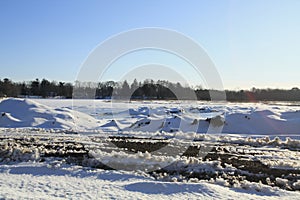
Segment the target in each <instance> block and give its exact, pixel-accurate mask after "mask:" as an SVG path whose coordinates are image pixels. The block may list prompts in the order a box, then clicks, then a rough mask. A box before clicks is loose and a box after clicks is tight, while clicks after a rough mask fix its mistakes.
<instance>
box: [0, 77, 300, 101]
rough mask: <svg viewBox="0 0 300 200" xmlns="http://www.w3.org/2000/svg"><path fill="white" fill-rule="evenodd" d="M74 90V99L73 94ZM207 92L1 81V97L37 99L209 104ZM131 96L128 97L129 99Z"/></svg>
mask: <svg viewBox="0 0 300 200" xmlns="http://www.w3.org/2000/svg"><path fill="white" fill-rule="evenodd" d="M74 88H75V89H76V93H75V94H76V96H74V95H73V90H74V91H75V89H74ZM210 92H214V93H215V94H216V93H218V92H220V91H217V90H208V89H203V88H199V87H198V88H191V87H187V86H182V85H181V84H180V83H172V82H169V81H162V80H159V81H156V82H155V81H153V80H145V81H143V82H140V81H139V82H138V81H137V80H134V81H133V82H132V83H130V84H129V83H128V82H127V81H124V82H115V81H107V82H100V83H91V82H79V81H76V82H75V84H72V83H65V82H56V81H51V82H50V81H48V80H46V79H42V80H39V79H35V80H33V81H28V82H13V81H12V80H10V79H8V78H4V79H3V80H2V79H0V97H23V98H24V97H40V98H55V97H59V98H96V99H110V98H120V99H125V98H126V99H127V98H130V99H136V100H139V99H140V100H143V99H151V100H154V99H156V100H172V99H177V97H178V94H180V97H178V99H187V100H188V99H191V97H196V98H197V99H198V100H207V101H210V100H211V99H210V95H209V94H210ZM225 92H226V98H227V101H242V102H255V101H300V89H299V88H297V87H294V88H292V89H290V90H285V89H258V88H252V89H251V90H239V91H234V90H226V91H225ZM128 95H130V97H128Z"/></svg>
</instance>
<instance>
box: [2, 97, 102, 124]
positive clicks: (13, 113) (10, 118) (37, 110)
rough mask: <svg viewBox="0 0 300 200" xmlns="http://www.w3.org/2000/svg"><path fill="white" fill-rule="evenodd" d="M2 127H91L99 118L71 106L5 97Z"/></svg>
mask: <svg viewBox="0 0 300 200" xmlns="http://www.w3.org/2000/svg"><path fill="white" fill-rule="evenodd" d="M0 111H1V116H0V127H5V128H10V127H13V128H20V127H23V128H24V127H30V128H32V127H36V128H59V129H71V128H74V127H77V128H80V129H91V128H95V127H96V126H97V120H96V119H95V118H93V117H91V116H89V115H87V114H84V113H79V112H76V111H74V110H71V109H69V108H52V107H49V106H46V105H43V104H40V103H37V102H36V101H33V100H29V99H13V98H9V99H5V100H2V101H1V103H0Z"/></svg>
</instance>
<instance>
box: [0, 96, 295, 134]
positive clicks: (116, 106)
mask: <svg viewBox="0 0 300 200" xmlns="http://www.w3.org/2000/svg"><path fill="white" fill-rule="evenodd" d="M0 112H1V113H0V114H1V116H0V127H6V128H8V127H10V128H16V127H31V128H33V127H34V128H47V129H50V128H60V129H72V130H75V129H76V130H99V131H104V132H114V131H132V132H136V131H142V132H177V131H181V132H197V133H206V132H208V128H210V131H209V132H210V133H213V132H214V131H215V132H217V133H219V132H222V133H230V134H251V135H256V134H257V135H281V134H283V135H285V134H286V135H299V133H300V132H299V131H300V106H299V105H295V106H290V105H289V104H287V105H273V104H264V103H236V104H233V103H210V102H189V101H183V102H175V101H173V102H172V101H170V102H168V101H146V102H122V101H104V100H61V99H60V100H58V99H35V100H29V99H13V98H10V99H4V100H2V101H1V103H0ZM214 117H218V118H219V120H218V121H219V122H218V121H212V122H210V121H209V120H210V119H211V118H214Z"/></svg>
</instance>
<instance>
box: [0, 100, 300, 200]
mask: <svg viewBox="0 0 300 200" xmlns="http://www.w3.org/2000/svg"><path fill="white" fill-rule="evenodd" d="M299 131H300V106H299V105H296V106H294V105H290V104H278V105H276V106H275V105H274V104H264V103H236V104H232V103H225V102H218V103H216V102H189V101H183V102H176V101H145V102H142V101H141V102H134V101H133V102H122V101H103V100H67V99H61V100H57V99H34V100H31V99H13V98H7V99H2V100H0V137H1V140H0V199H2V198H3V199H24V198H41V199H65V198H68V199H73V198H75V199H99V198H101V199H153V198H156V199H212V198H213V199H238V198H241V199H278V198H280V199H300V193H299V190H300V180H299V174H298V172H297V173H296V172H295V174H292V173H293V172H294V171H295V170H300V160H299V156H300V140H299V138H300V132H299ZM110 137H112V138H110ZM123 137H127V139H126V140H124V139H122V138H123ZM134 138H139V139H138V142H137V140H136V139H134ZM124 141H126V142H133V143H134V142H137V143H138V144H139V145H140V146H141V147H143V146H144V147H146V146H147V145H148V146H149V144H151V145H153V144H154V143H155V142H157V141H159V142H161V143H166V144H167V146H166V147H161V148H160V149H158V150H154V151H152V152H150V151H147V150H146V151H135V150H134V149H130V148H124V149H122V148H120V147H118V146H117V144H122V143H124ZM51 145H52V147H51ZM190 146H193V147H197V148H199V149H200V148H201V150H202V151H203V152H200V150H199V152H198V155H197V156H191V157H187V156H182V153H184V152H185V151H186V150H187V148H188V147H190ZM133 148H134V147H133ZM212 149H214V150H215V151H216V153H217V156H219V158H218V159H215V160H211V159H206V160H205V159H204V158H205V156H206V155H207V153H208V152H209V151H211V150H212ZM201 153H202V154H201ZM72 154H74V155H81V154H84V156H83V157H76V156H74V157H71V158H70V156H69V157H67V156H66V155H72ZM53 155H57V156H53ZM228 155H230V156H231V157H230V159H229V160H227V162H225V163H224V159H225V160H226V156H228ZM211 156H214V155H213V154H212V155H211ZM222 156H223V157H222ZM68 159H71V160H72V159H73V162H70V160H68ZM222 159H223V160H222ZM74 160H75V161H74ZM230 160H233V161H234V160H238V161H240V162H242V161H244V162H245V163H252V164H255V163H256V162H258V163H259V164H260V166H264V167H265V168H266V169H264V170H270V171H272V170H275V171H276V170H279V171H280V170H282V171H284V172H289V171H290V172H291V173H288V174H286V175H284V176H275V177H271V176H270V177H266V178H264V180H265V182H266V183H262V182H259V181H256V182H255V181H248V180H246V179H242V178H241V176H254V177H255V176H258V175H257V174H253V172H250V171H247V170H246V169H247V166H246V167H245V166H243V165H241V166H237V165H234V162H233V161H232V162H231V161H230ZM230 162H231V163H230ZM99 164H105V165H107V166H108V167H111V168H113V169H116V170H107V169H106V170H105V169H103V168H102V169H96V168H97V166H99ZM98 168H99V167H98ZM100 168H101V167H100ZM244 168H245V169H244ZM160 170H163V171H161V172H160ZM293 170H294V171H293ZM152 172H153V173H152ZM202 173H204V174H206V175H207V174H208V175H211V176H212V177H211V178H210V179H209V178H201V176H200V175H201V174H202ZM235 173H239V175H238V176H237V175H235ZM194 174H196V175H197V174H198V175H199V174H200V175H199V176H195V177H193V176H192V175H194ZM260 176H262V177H263V174H260ZM288 190H297V191H288Z"/></svg>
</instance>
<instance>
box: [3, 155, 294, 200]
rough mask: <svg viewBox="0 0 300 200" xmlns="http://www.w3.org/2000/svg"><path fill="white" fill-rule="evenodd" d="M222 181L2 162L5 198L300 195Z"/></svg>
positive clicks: (221, 197) (281, 197)
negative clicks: (165, 178) (165, 179)
mask: <svg viewBox="0 0 300 200" xmlns="http://www.w3.org/2000/svg"><path fill="white" fill-rule="evenodd" d="M223 184H224V181H223V180H222V179H219V180H217V182H209V181H200V182H197V183H194V182H192V181H191V182H160V181H155V180H154V179H153V178H151V177H149V176H147V175H146V174H143V173H139V172H131V173H129V172H123V171H107V170H99V169H97V170H96V169H89V168H83V167H79V166H71V165H66V164H61V162H57V161H51V160H49V161H47V162H46V163H34V162H26V163H17V164H10V165H1V166H0V198H3V199H66V198H67V199H299V198H300V193H298V192H289V191H285V190H281V189H278V188H272V187H270V186H264V185H262V184H259V183H250V182H245V183H243V184H242V185H239V186H236V187H233V188H229V187H224V186H223Z"/></svg>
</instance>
